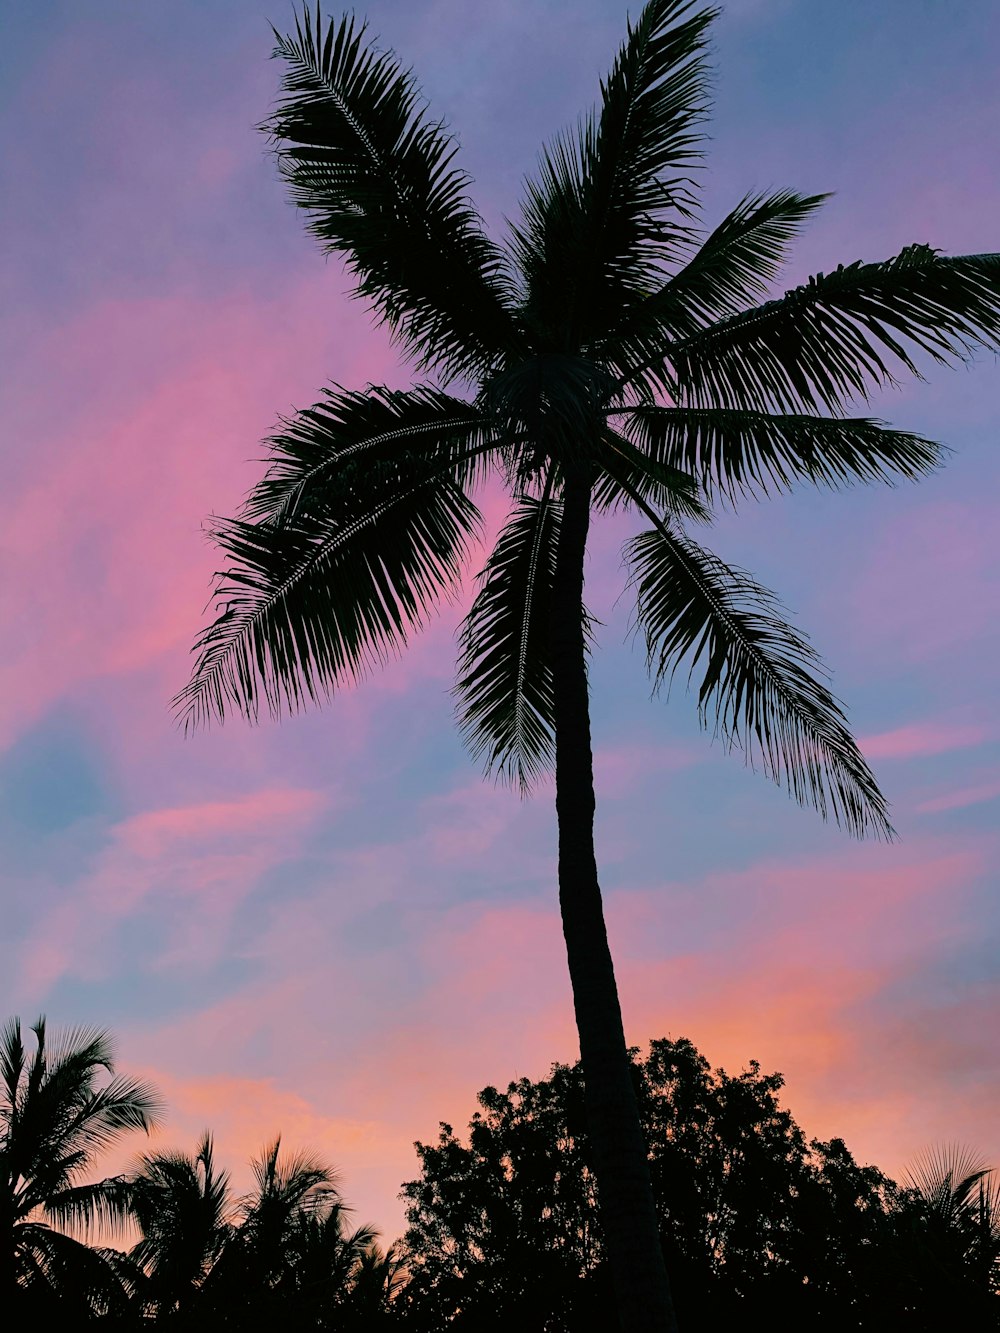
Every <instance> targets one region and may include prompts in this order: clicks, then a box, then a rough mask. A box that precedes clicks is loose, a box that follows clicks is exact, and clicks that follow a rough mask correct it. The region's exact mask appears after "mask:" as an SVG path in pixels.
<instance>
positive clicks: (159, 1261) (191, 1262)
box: [130, 1133, 233, 1319]
mask: <svg viewBox="0 0 1000 1333" xmlns="http://www.w3.org/2000/svg"><path fill="white" fill-rule="evenodd" d="M130 1185H131V1194H132V1210H133V1215H134V1217H135V1220H136V1222H137V1223H138V1225H139V1228H140V1230H141V1232H142V1238H141V1240H140V1241H139V1242H138V1244H137V1245H136V1246H135V1247H134V1248H133V1250H132V1252H131V1258H132V1260H133V1262H134V1263H135V1264H137V1265H138V1266H139V1268H140V1269H141V1270H142V1271H143V1272H144V1273H145V1274H146V1277H147V1282H146V1284H145V1288H146V1302H147V1304H149V1305H151V1306H152V1307H153V1308H155V1310H156V1312H157V1315H158V1316H159V1317H161V1318H162V1317H166V1316H172V1315H176V1316H178V1317H179V1318H181V1319H190V1318H191V1316H192V1311H193V1310H194V1309H195V1308H196V1306H198V1305H200V1303H201V1300H202V1292H203V1289H204V1286H205V1284H206V1281H207V1280H208V1278H209V1276H210V1275H211V1274H212V1272H213V1270H214V1268H215V1265H216V1264H217V1262H218V1261H219V1259H220V1257H221V1255H222V1254H223V1252H224V1250H225V1248H226V1246H227V1244H228V1243H229V1242H230V1240H231V1239H232V1235H233V1227H232V1224H231V1221H230V1216H229V1215H230V1212H231V1210H232V1203H233V1201H232V1198H231V1195H230V1192H229V1174H228V1172H225V1171H218V1170H216V1166H215V1153H214V1146H213V1143H212V1136H211V1135H210V1134H208V1133H206V1134H204V1135H203V1137H202V1139H201V1142H200V1143H199V1145H198V1150H197V1152H196V1153H195V1156H194V1157H193V1158H192V1157H189V1156H187V1154H186V1153H181V1152H160V1153H150V1154H147V1155H146V1156H144V1157H142V1158H140V1160H139V1163H138V1166H137V1168H136V1170H135V1172H134V1173H133V1175H132V1178H131V1182H130Z"/></svg>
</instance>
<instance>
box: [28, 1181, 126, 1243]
mask: <svg viewBox="0 0 1000 1333" xmlns="http://www.w3.org/2000/svg"><path fill="white" fill-rule="evenodd" d="M44 1207H45V1215H46V1217H48V1218H50V1219H51V1220H52V1221H53V1222H54V1223H55V1224H56V1225H57V1226H60V1227H63V1228H64V1229H67V1230H69V1232H70V1233H71V1234H79V1233H82V1234H83V1235H84V1236H87V1235H90V1234H91V1233H92V1232H94V1231H95V1230H96V1231H118V1230H121V1229H122V1228H124V1227H126V1226H127V1225H128V1224H129V1222H131V1220H132V1217H133V1209H132V1186H131V1184H130V1182H129V1181H128V1180H127V1179H126V1178H125V1177H124V1176H114V1177H111V1178H109V1179H108V1180H101V1181H98V1182H97V1183H96V1184H90V1185H76V1186H73V1187H71V1188H69V1189H64V1190H60V1191H59V1192H58V1193H56V1194H52V1195H50V1196H49V1198H48V1199H46V1201H45V1204H44Z"/></svg>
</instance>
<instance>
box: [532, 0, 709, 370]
mask: <svg viewBox="0 0 1000 1333" xmlns="http://www.w3.org/2000/svg"><path fill="white" fill-rule="evenodd" d="M717 13H718V11H717V10H714V9H695V6H694V3H693V0H651V2H650V3H649V4H647V5H645V7H644V8H643V10H642V13H641V14H640V16H639V18H638V20H637V22H636V24H635V26H634V27H633V26H632V25H631V24H630V25H629V29H628V36H627V38H626V41H625V44H624V45H623V47H622V49H621V50H620V52H619V54H618V57H617V59H616V60H615V63H614V65H613V67H612V70H611V73H610V74H609V76H608V78H607V80H606V81H605V82H604V83H603V84H602V86H601V109H600V114H599V115H598V116H597V117H596V118H594V117H591V119H589V120H588V121H587V122H586V123H585V124H584V125H583V126H582V127H581V129H580V131H579V134H578V136H577V138H576V139H575V140H574V139H573V138H571V137H568V136H564V137H563V138H561V139H559V140H557V142H556V143H555V144H554V145H553V146H552V147H551V148H550V149H548V150H547V151H546V152H545V154H544V155H543V158H542V162H541V174H540V178H539V180H537V181H528V183H527V197H526V200H525V203H524V206H523V221H522V223H521V224H520V226H518V227H516V228H515V229H514V248H515V253H516V256H517V258H518V261H519V265H520V267H521V270H522V273H523V275H524V281H525V285H526V290H527V305H526V310H527V313H528V316H529V320H530V322H531V324H532V325H533V327H535V328H536V329H538V330H541V331H543V332H544V333H545V334H546V335H547V336H552V335H553V334H554V333H555V331H556V330H558V331H559V332H560V335H561V336H560V345H562V346H563V347H564V349H566V350H572V349H576V348H578V347H580V346H583V345H585V344H586V343H587V342H588V341H589V340H590V339H591V338H592V337H593V336H594V335H595V334H598V333H600V332H601V331H602V330H603V329H604V328H606V327H607V325H608V323H609V322H613V321H614V319H615V318H616V317H617V316H618V314H619V313H620V310H621V308H622V305H623V304H627V303H628V302H629V301H630V300H635V299H636V297H637V295H645V294H646V292H647V291H648V288H649V285H650V283H651V282H653V281H654V280H655V278H656V276H657V275H660V274H661V273H662V271H663V265H664V263H665V262H666V261H668V260H670V259H671V258H673V257H674V256H675V255H676V254H677V252H678V249H679V245H680V244H683V243H684V242H686V240H687V235H688V232H687V226H686V219H687V218H688V217H689V216H690V213H691V207H692V204H693V199H692V195H691V189H690V186H691V182H690V178H689V176H688V175H687V173H688V172H689V171H690V168H691V165H692V163H693V162H694V161H695V160H696V159H697V158H698V157H700V156H701V152H700V142H701V137H702V136H701V131H700V125H701V122H702V120H703V119H704V116H705V111H706V103H707V82H708V72H707V65H706V61H705V57H704V52H705V45H706V35H707V30H708V28H709V27H710V25H711V24H712V22H713V20H714V19H715V18H716V16H717Z"/></svg>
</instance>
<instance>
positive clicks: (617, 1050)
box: [552, 474, 677, 1333]
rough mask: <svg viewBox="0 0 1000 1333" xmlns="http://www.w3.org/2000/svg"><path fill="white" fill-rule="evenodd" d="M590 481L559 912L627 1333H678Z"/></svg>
mask: <svg viewBox="0 0 1000 1333" xmlns="http://www.w3.org/2000/svg"><path fill="white" fill-rule="evenodd" d="M589 525H590V482H589V480H588V478H587V477H586V476H583V475H580V474H574V475H572V476H570V477H568V479H567V482H566V488H565V493H564V506H563V518H562V529H561V533H560V537H559V547H558V552H557V556H556V571H555V584H554V600H553V607H552V671H553V691H554V696H555V729H556V814H557V817H558V823H559V905H560V909H561V911H562V924H563V934H564V935H565V937H566V952H567V955H568V959H569V974H570V980H571V982H572V986H573V1004H574V1008H575V1010H576V1024H577V1028H578V1030H579V1034H580V1055H581V1058H582V1061H583V1075H584V1082H585V1086H586V1104H587V1124H588V1130H589V1134H590V1139H591V1144H592V1147H593V1152H594V1164H595V1168H596V1174H597V1186H598V1190H599V1194H600V1209H601V1224H602V1228H603V1231H604V1237H605V1243H606V1245H607V1253H608V1260H609V1263H610V1266H611V1274H612V1278H613V1281H614V1286H615V1294H616V1299H617V1303H618V1312H619V1319H620V1321H621V1327H622V1330H623V1331H624V1333H654V1330H655V1333H676V1330H677V1318H676V1315H675V1313H674V1306H673V1301H672V1299H671V1295H670V1283H669V1281H668V1279H667V1270H666V1265H665V1263H664V1260H663V1250H662V1247H661V1245H660V1235H659V1227H658V1224H657V1218H656V1208H655V1205H654V1202H653V1189H652V1184H651V1182H650V1175H649V1161H648V1157H647V1153H646V1142H645V1137H644V1135H643V1132H642V1126H641V1124H640V1122H639V1109H638V1105H637V1103H636V1097H635V1089H634V1087H633V1084H632V1076H631V1072H630V1066H629V1060H628V1055H627V1053H626V1048H625V1033H624V1029H623V1027H622V1015H621V1007H620V1005H619V1003H618V987H617V984H616V982H615V973H614V966H613V964H612V961H611V951H610V949H609V948H608V936H607V931H606V928H605V925H604V908H603V905H602V903H601V889H600V885H599V884H598V880H597V861H596V858H595V855H594V809H595V801H594V763H593V754H592V751H591V742H590V702H589V697H588V686H587V668H586V657H585V653H584V629H583V562H584V554H585V550H586V544H587V530H588V528H589Z"/></svg>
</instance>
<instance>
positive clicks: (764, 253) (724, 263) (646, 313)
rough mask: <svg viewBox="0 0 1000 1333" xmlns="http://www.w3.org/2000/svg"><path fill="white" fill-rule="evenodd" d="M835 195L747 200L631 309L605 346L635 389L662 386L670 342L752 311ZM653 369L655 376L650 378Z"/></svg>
mask: <svg viewBox="0 0 1000 1333" xmlns="http://www.w3.org/2000/svg"><path fill="white" fill-rule="evenodd" d="M826 198H828V196H827V195H823V194H818V195H799V194H795V193H794V192H793V191H791V190H778V191H775V192H774V193H772V194H757V195H747V196H746V197H745V198H743V199H741V200H740V202H739V203H738V204H737V205H736V207H735V208H734V209H733V210H732V212H731V213H730V214H729V215H728V216H727V217H726V218H724V219H723V220H722V222H720V223H719V225H718V226H717V227H716V228H715V230H714V231H713V232H712V233H711V234H710V235H709V236H708V237H706V239H705V240H704V241H703V242H702V244H701V246H700V247H699V248H698V250H697V251H696V252H695V253H694V254H693V255H692V256H691V257H690V258H689V259H688V260H687V262H686V263H685V264H684V266H683V267H682V268H681V269H680V270H679V271H678V272H677V273H675V274H674V275H673V276H672V277H670V278H669V279H668V280H667V281H666V282H665V283H663V285H662V286H660V287H659V289H658V290H656V291H654V292H653V293H652V294H651V295H649V296H647V297H646V298H645V299H644V300H642V301H639V302H637V303H635V304H633V305H631V306H630V307H629V308H628V310H627V311H625V313H624V315H623V317H622V319H621V321H620V322H619V324H618V325H617V326H616V327H613V328H611V329H610V330H609V331H608V333H607V334H606V336H605V337H604V338H602V340H601V344H600V352H601V355H602V356H604V357H605V358H606V359H607V360H608V362H609V364H612V365H613V366H614V367H615V369H616V371H617V372H618V374H619V375H620V376H621V379H622V383H623V384H628V385H631V386H632V387H634V388H639V389H640V390H642V389H643V388H650V389H655V388H657V387H663V385H664V384H665V383H667V382H669V381H668V379H667V377H666V376H665V375H664V374H663V373H657V372H658V371H660V370H661V368H662V367H663V366H664V356H665V354H666V351H667V348H668V344H669V343H671V342H676V341H677V340H678V339H679V338H686V337H690V336H691V335H692V334H694V333H696V332H697V331H698V330H699V329H701V328H703V327H705V326H706V325H707V324H710V323H712V322H713V321H715V320H719V319H724V318H727V317H729V316H731V315H735V314H738V313H739V312H740V311H742V310H745V309H746V308H747V307H748V306H749V305H751V304H752V303H753V302H754V301H755V300H759V299H760V298H761V297H762V296H764V295H766V294H767V291H768V289H769V287H770V284H771V283H772V282H773V281H774V279H775V278H776V277H777V275H778V273H779V272H780V269H781V266H782V264H783V263H784V261H785V257H786V254H787V250H788V246H789V244H790V242H791V241H792V240H794V239H795V237H796V236H797V235H798V234H799V232H800V231H801V229H802V225H803V223H804V222H805V221H806V220H807V219H808V218H809V217H810V216H811V215H812V214H813V213H814V212H815V210H816V209H817V208H819V206H820V205H821V204H822V203H823V202H824V200H825V199H826ZM649 372H652V373H651V374H650V373H649Z"/></svg>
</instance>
